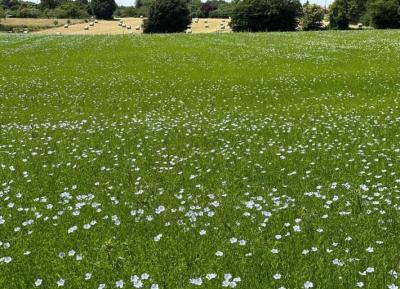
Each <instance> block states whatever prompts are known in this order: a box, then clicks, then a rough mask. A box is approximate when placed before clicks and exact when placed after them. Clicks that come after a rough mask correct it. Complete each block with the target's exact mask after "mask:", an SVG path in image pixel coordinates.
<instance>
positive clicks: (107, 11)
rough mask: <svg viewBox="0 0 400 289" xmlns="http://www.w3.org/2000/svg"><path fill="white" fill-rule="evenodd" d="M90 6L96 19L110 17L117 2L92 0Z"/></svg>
mask: <svg viewBox="0 0 400 289" xmlns="http://www.w3.org/2000/svg"><path fill="white" fill-rule="evenodd" d="M90 8H91V11H92V13H93V14H94V15H95V16H96V17H97V18H98V19H112V17H113V14H114V11H115V9H117V4H116V3H115V1H114V0H92V1H91V2H90Z"/></svg>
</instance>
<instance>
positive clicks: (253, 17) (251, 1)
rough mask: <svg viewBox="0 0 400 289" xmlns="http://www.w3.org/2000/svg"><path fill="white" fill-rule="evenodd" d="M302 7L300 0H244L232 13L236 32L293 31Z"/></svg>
mask: <svg viewBox="0 0 400 289" xmlns="http://www.w3.org/2000/svg"><path fill="white" fill-rule="evenodd" d="M301 9H302V6H301V4H300V1H299V0H242V1H239V2H237V3H236V4H235V6H234V9H233V11H232V21H231V27H232V29H233V30H234V31H293V30H295V29H296V28H297V25H298V17H299V16H300V14H301Z"/></svg>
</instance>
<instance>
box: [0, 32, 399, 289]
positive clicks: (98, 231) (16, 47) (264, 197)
mask: <svg viewBox="0 0 400 289" xmlns="http://www.w3.org/2000/svg"><path fill="white" fill-rule="evenodd" d="M399 105H400V33H399V31H352V32H312V33H260V34H223V35H217V34H215V35H147V36H65V37H57V36H29V35H20V36H17V35H2V36H0V288H2V289H26V288H70V289H76V288H79V289H86V288H93V289H102V288H106V289H108V288H151V289H157V288H159V289H186V288H188V289H191V288H209V289H214V288H243V289H270V288H273V289H278V288H280V289H283V288H286V289H297V288H305V289H309V288H320V289H338V288H345V289H347V288H370V289H383V288H389V289H396V288H398V286H400V279H397V278H398V274H399V273H397V272H400V267H399V266H400V241H399V232H400V216H399V213H400V212H399V210H400V107H399Z"/></svg>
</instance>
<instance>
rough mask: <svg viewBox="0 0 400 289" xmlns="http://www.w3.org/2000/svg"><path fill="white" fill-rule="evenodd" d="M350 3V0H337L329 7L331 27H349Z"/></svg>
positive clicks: (343, 28)
mask: <svg viewBox="0 0 400 289" xmlns="http://www.w3.org/2000/svg"><path fill="white" fill-rule="evenodd" d="M349 24H350V16H349V3H348V0H336V1H335V2H333V3H332V5H331V6H330V7H329V27H330V28H331V29H338V30H345V29H349Z"/></svg>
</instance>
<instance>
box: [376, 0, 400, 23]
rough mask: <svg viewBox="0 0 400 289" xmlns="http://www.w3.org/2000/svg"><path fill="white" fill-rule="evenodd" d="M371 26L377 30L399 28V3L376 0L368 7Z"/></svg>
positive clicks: (390, 0)
mask: <svg viewBox="0 0 400 289" xmlns="http://www.w3.org/2000/svg"><path fill="white" fill-rule="evenodd" d="M368 14H369V16H370V20H371V24H372V26H373V27H375V28H378V29H387V28H400V1H399V0H376V1H373V2H371V3H370V5H369V6H368Z"/></svg>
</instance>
